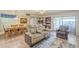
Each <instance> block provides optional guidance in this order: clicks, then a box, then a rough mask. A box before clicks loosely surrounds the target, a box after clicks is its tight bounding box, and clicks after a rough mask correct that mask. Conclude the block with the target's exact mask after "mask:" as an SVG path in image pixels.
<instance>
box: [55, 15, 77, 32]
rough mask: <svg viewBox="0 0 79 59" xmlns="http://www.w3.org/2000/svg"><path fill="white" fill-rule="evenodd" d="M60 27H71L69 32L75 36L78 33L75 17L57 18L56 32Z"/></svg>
mask: <svg viewBox="0 0 79 59" xmlns="http://www.w3.org/2000/svg"><path fill="white" fill-rule="evenodd" d="M60 25H64V26H68V27H69V32H70V33H74V34H75V32H76V28H75V16H71V17H55V18H54V30H57V29H58V28H59V26H60Z"/></svg>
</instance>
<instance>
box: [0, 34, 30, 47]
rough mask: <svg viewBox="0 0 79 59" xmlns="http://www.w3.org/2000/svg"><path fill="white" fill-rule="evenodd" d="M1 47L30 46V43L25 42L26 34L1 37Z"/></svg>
mask: <svg viewBox="0 0 79 59" xmlns="http://www.w3.org/2000/svg"><path fill="white" fill-rule="evenodd" d="M0 48H29V45H28V44H26V43H25V42H24V35H20V36H17V37H13V38H10V39H0Z"/></svg>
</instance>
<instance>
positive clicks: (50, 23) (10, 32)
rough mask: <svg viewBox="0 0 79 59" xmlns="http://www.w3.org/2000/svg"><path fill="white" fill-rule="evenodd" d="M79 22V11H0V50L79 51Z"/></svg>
mask: <svg viewBox="0 0 79 59" xmlns="http://www.w3.org/2000/svg"><path fill="white" fill-rule="evenodd" d="M78 22H79V11H78V10H77V11H76V10H0V47H1V48H3V47H5V48H76V47H79V44H78V43H79V41H78V39H79V38H78V36H79V26H78ZM63 33H64V34H63Z"/></svg>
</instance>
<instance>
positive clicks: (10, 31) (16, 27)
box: [4, 24, 27, 39]
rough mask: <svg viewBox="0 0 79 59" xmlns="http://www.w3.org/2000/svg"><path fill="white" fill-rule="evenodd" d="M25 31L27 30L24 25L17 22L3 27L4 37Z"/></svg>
mask: <svg viewBox="0 0 79 59" xmlns="http://www.w3.org/2000/svg"><path fill="white" fill-rule="evenodd" d="M25 31H27V29H26V26H24V25H22V24H17V25H11V26H10V27H8V28H7V29H5V34H4V35H5V38H6V39H8V38H11V37H16V36H18V35H21V34H23V33H24V32H25Z"/></svg>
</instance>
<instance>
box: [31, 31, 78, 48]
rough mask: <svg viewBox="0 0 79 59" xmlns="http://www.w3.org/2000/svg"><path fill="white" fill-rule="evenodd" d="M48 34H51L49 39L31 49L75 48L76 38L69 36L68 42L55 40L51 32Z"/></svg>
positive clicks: (54, 35)
mask: <svg viewBox="0 0 79 59" xmlns="http://www.w3.org/2000/svg"><path fill="white" fill-rule="evenodd" d="M50 34H51V35H50V38H48V39H45V40H43V41H41V42H39V43H38V44H36V45H35V46H33V47H32V48H76V47H77V45H76V44H77V43H76V36H74V35H71V34H69V36H68V40H63V39H60V38H56V33H55V32H51V33H50ZM61 42H62V43H61ZM63 42H64V43H63ZM61 45H62V46H61Z"/></svg>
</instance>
